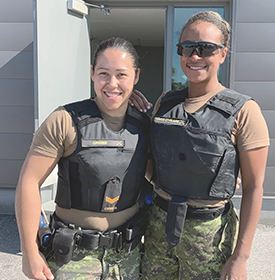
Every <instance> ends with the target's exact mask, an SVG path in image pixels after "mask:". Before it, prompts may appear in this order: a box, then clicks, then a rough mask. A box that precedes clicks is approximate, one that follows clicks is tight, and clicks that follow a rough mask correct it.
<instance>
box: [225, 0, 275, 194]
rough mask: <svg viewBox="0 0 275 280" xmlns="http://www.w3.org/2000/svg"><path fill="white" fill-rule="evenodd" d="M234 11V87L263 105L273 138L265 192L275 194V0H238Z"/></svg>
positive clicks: (232, 77) (232, 81)
mask: <svg viewBox="0 0 275 280" xmlns="http://www.w3.org/2000/svg"><path fill="white" fill-rule="evenodd" d="M232 14H233V22H232V25H233V26H232V34H233V38H232V42H233V46H232V50H233V52H232V54H231V60H232V61H231V62H232V63H231V75H230V87H231V88H233V89H235V90H236V91H239V92H242V93H244V94H247V95H250V96H252V97H253V98H254V99H255V101H256V102H257V103H258V104H259V105H260V107H261V109H262V112H263V115H264V117H265V119H266V122H267V125H268V128H269V134H270V139H271V145H270V149H269V155H268V162H267V170H266V178H265V183H264V195H265V196H271V195H272V196H274V195H275V189H274V187H273V181H274V174H275V139H274V138H275V124H274V121H273V120H274V118H275V75H274V71H275V17H274V14H275V3H274V1H273V0H262V1H258V0H236V1H235V6H233V11H232Z"/></svg>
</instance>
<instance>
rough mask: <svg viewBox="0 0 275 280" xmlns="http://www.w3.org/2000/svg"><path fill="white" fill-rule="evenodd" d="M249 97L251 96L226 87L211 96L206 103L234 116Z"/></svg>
mask: <svg viewBox="0 0 275 280" xmlns="http://www.w3.org/2000/svg"><path fill="white" fill-rule="evenodd" d="M250 99H252V98H251V97H250V96H248V95H244V94H241V93H238V92H236V91H234V90H231V89H228V88H226V89H224V90H222V91H220V92H218V93H217V94H216V95H215V96H213V97H212V98H211V99H210V100H208V102H207V103H206V104H207V105H209V106H212V107H214V108H217V109H220V110H222V111H224V112H226V113H228V114H230V115H232V116H234V115H236V114H237V113H238V112H239V111H240V109H241V108H242V106H243V105H244V103H245V102H246V101H248V100H250Z"/></svg>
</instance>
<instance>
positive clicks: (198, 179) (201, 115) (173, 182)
mask: <svg viewBox="0 0 275 280" xmlns="http://www.w3.org/2000/svg"><path fill="white" fill-rule="evenodd" d="M167 94H168V96H167V97H166V98H167V100H164V101H163V103H162V105H161V106H160V109H159V110H158V112H157V113H156V115H155V117H154V119H153V122H152V128H151V149H152V154H153V158H154V174H153V181H154V182H155V183H157V184H158V185H159V186H160V187H161V188H163V189H164V190H165V191H167V192H168V193H170V194H171V195H172V196H173V195H174V196H183V197H188V198H192V199H218V198H219V199H225V198H229V197H231V196H232V195H233V194H234V191H235V185H236V179H237V176H238V171H239V161H238V152H237V149H236V146H235V145H234V144H233V143H232V141H231V132H232V128H233V125H234V122H235V118H236V114H237V112H238V110H239V109H240V108H241V107H242V105H243V104H244V102H245V101H246V100H247V99H246V98H240V97H239V95H238V94H237V93H236V96H235V95H233V96H234V97H235V98H236V99H237V100H238V102H239V104H238V109H236V108H235V107H234V108H233V109H234V110H233V109H232V111H234V115H233V114H231V113H229V112H228V108H223V106H220V104H219V102H220V99H218V100H217V101H214V102H213V100H211V101H209V102H208V104H207V106H206V107H205V108H204V109H202V110H199V111H198V112H196V113H193V114H189V113H187V112H186V111H185V110H184V106H183V101H184V98H185V96H186V95H185V94H186V93H181V92H179V93H176V94H178V95H179V96H178V97H177V98H178V99H177V98H174V99H173V98H170V100H169V93H167ZM173 94H174V93H173ZM224 95H226V96H227V94H226V93H225V92H224V93H223V96H224ZM175 96H176V95H175ZM180 96H182V98H180ZM230 96H231V95H230ZM219 97H220V98H221V96H219ZM214 99H215V98H214ZM221 99H222V98H221ZM226 105H227V104H226Z"/></svg>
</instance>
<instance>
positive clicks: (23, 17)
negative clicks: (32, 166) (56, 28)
mask: <svg viewBox="0 0 275 280" xmlns="http://www.w3.org/2000/svg"><path fill="white" fill-rule="evenodd" d="M32 2H33V1H32V0H10V1H3V0H0V6H1V9H0V213H13V212H14V192H15V188H16V184H17V181H18V176H19V172H20V169H21V166H22V163H23V160H24V158H25V156H26V154H27V151H28V148H29V145H30V142H31V139H32V133H33V131H34V104H33V103H34V101H33V100H34V98H33V95H34V92H33V48H32V41H33V23H32V22H33V18H32V14H33V13H32V5H33V3H32Z"/></svg>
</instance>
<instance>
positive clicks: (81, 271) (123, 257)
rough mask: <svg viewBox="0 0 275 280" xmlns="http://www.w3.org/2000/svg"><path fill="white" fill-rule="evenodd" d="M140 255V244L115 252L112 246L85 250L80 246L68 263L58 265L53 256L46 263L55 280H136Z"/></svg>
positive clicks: (138, 274)
mask: <svg viewBox="0 0 275 280" xmlns="http://www.w3.org/2000/svg"><path fill="white" fill-rule="evenodd" d="M140 256H141V255H140V246H137V247H136V248H135V249H134V250H133V251H131V252H130V253H125V252H124V251H122V252H120V253H117V252H116V250H115V249H113V248H106V249H103V248H99V249H98V250H87V249H84V248H81V247H80V248H78V249H77V250H76V251H75V252H74V255H73V258H72V259H71V261H70V262H69V263H67V264H65V265H62V266H58V265H57V264H56V263H55V261H54V257H53V258H52V259H51V260H49V261H48V265H49V267H50V269H51V271H52V273H53V275H54V277H55V278H54V279H55V280H61V279H62V280H63V279H78V280H84V279H85V280H87V279H96V280H97V279H98V280H99V279H100V280H101V279H108V280H109V279H119V280H120V279H123V280H136V279H139V277H140Z"/></svg>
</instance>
